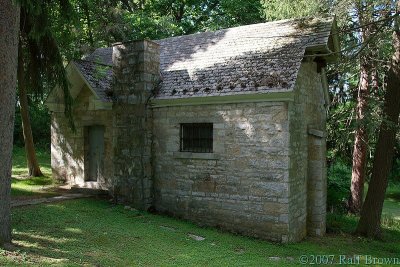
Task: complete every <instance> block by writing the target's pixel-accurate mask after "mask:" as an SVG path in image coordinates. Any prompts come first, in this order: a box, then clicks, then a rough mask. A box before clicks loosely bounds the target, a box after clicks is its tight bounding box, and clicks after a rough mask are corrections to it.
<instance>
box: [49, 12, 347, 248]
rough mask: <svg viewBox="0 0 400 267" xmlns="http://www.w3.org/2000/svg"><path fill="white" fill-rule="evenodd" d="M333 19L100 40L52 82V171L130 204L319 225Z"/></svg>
mask: <svg viewBox="0 0 400 267" xmlns="http://www.w3.org/2000/svg"><path fill="white" fill-rule="evenodd" d="M335 31H336V26H335V21H334V19H332V18H320V19H301V20H283V21H276V22H268V23H262V24H255V25H248V26H241V27H236V28H230V29H224V30H219V31H215V32H204V33H198V34H192V35H186V36H179V37H172V38H167V39H163V40H157V41H149V40H141V41H131V42H122V43H117V44H114V45H113V47H110V48H99V49H97V50H95V51H94V52H93V53H92V54H91V55H89V56H87V57H86V58H84V59H83V60H75V61H73V62H70V63H69V65H68V66H67V68H66V71H67V75H68V79H69V81H70V83H71V96H72V98H73V100H74V103H73V115H74V122H75V126H76V131H72V130H71V129H70V127H69V124H68V121H67V120H66V118H65V117H64V113H63V112H64V100H63V99H64V96H63V94H62V92H61V90H59V89H58V88H55V89H54V90H53V91H52V93H51V94H50V96H49V98H48V100H47V105H48V107H49V109H50V110H51V111H52V124H51V133H52V140H51V153H52V163H51V164H52V169H53V175H54V177H57V178H58V179H60V180H63V181H65V182H66V183H68V184H70V185H71V186H75V187H84V188H101V189H106V190H109V192H110V193H111V194H113V195H114V196H118V197H119V198H120V199H123V200H124V201H129V202H130V203H132V205H133V206H135V207H136V208H139V209H143V210H146V209H149V208H150V207H151V208H152V209H155V210H157V211H160V212H164V213H168V214H172V215H174V216H177V217H180V218H184V219H188V220H191V221H194V222H197V223H199V224H202V225H209V226H218V227H221V228H223V229H227V230H229V231H233V232H238V233H242V234H246V235H251V236H256V237H260V238H265V239H269V240H274V241H278V242H292V241H298V240H301V239H302V238H303V237H305V236H306V235H323V234H324V232H325V215H326V203H325V202H326V162H325V161H326V158H325V149H326V148H325V134H326V130H325V119H326V111H327V107H328V105H329V97H328V88H327V81H326V75H325V66H326V64H327V63H329V62H333V61H335V60H336V58H337V56H338V51H339V45H338V39H337V35H336V33H335Z"/></svg>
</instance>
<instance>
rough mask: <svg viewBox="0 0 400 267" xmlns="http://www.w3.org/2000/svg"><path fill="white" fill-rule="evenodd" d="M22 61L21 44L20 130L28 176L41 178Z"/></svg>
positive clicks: (19, 56)
mask: <svg viewBox="0 0 400 267" xmlns="http://www.w3.org/2000/svg"><path fill="white" fill-rule="evenodd" d="M24 71H25V68H24V59H23V53H22V46H21V42H20V44H19V45H18V75H17V76H18V92H19V102H20V107H21V108H20V109H21V119H22V129H23V133H24V142H25V153H26V161H27V164H28V175H29V176H34V177H38V176H43V174H42V171H41V170H40V167H39V163H38V161H37V157H36V152H35V144H34V142H33V135H32V127H31V120H30V119H29V106H28V95H27V93H26V81H25V75H24Z"/></svg>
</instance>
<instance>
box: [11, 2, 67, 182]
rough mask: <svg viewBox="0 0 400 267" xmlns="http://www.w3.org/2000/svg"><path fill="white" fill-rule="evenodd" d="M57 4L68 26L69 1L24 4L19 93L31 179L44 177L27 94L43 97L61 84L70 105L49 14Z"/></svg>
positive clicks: (19, 64) (22, 4)
mask: <svg viewBox="0 0 400 267" xmlns="http://www.w3.org/2000/svg"><path fill="white" fill-rule="evenodd" d="M57 5H58V8H59V9H60V10H61V11H63V12H59V14H62V17H63V18H64V23H65V22H66V20H65V18H67V19H69V18H70V17H71V13H72V9H71V6H70V3H69V1H68V0H63V1H59V2H55V1H44V2H42V3H40V2H36V4H35V5H32V4H31V3H28V2H24V1H21V16H20V19H21V22H20V35H19V36H20V37H19V54H18V93H19V104H20V113H21V119H22V128H23V135H24V144H25V152H26V158H27V164H28V175H29V176H42V175H43V174H42V172H41V170H40V166H39V163H38V160H37V157H36V152H35V145H34V140H33V135H32V127H31V122H30V117H29V104H28V103H29V101H28V91H31V92H35V93H36V94H41V95H43V92H44V91H45V90H46V89H48V90H49V88H51V87H54V86H55V85H60V86H61V87H62V88H63V89H64V92H65V95H66V98H67V100H68V101H69V102H68V101H66V102H67V104H68V105H70V102H71V101H70V97H69V91H68V85H67V81H66V79H65V73H64V72H65V71H64V66H63V60H62V57H61V55H60V52H59V49H58V46H57V43H56V41H55V38H54V36H53V33H52V28H51V22H52V19H51V16H50V14H51V12H52V11H54V10H55V9H56V6H57ZM39 25H40V27H39ZM28 85H29V86H28ZM44 85H46V86H44ZM69 108H70V107H67V110H66V115H67V116H69V117H72V116H71V112H70V110H69ZM70 122H72V119H70Z"/></svg>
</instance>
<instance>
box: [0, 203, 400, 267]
mask: <svg viewBox="0 0 400 267" xmlns="http://www.w3.org/2000/svg"><path fill="white" fill-rule="evenodd" d="M12 216H13V229H14V230H13V235H14V242H15V244H16V246H17V247H18V251H16V252H13V253H8V252H5V251H1V250H0V255H3V257H0V265H6V266H13V265H18V264H21V265H29V264H31V265H43V266H47V265H51V264H56V265H62V266H82V265H83V266H172V265H174V266H175V265H177V266H266V265H268V266H269V265H276V266H278V265H279V266H284V265H287V266H290V265H297V264H298V263H299V262H298V259H299V257H300V256H301V255H336V260H338V259H339V258H338V257H339V255H349V256H351V255H371V256H373V257H380V258H382V257H398V256H399V254H400V245H399V242H398V240H399V239H400V229H396V230H393V229H392V230H391V229H388V228H386V229H385V241H384V242H381V241H372V240H368V239H363V238H356V237H353V236H351V235H349V234H348V233H347V232H348V231H351V230H353V229H354V227H355V225H356V218H354V217H347V216H339V215H330V216H329V218H328V221H329V224H330V225H332V224H335V225H336V226H337V229H340V230H338V231H333V232H334V233H330V234H328V235H327V236H326V237H324V238H308V239H306V240H305V241H303V242H300V243H296V244H274V243H271V242H267V241H262V240H257V239H253V238H247V237H242V236H237V235H233V234H229V233H225V232H221V231H218V230H216V229H212V228H200V227H198V226H196V225H194V224H192V223H189V222H186V221H181V220H177V219H174V218H170V217H165V216H160V215H153V214H149V213H145V212H138V211H131V210H127V209H124V207H123V206H120V205H118V206H114V205H112V204H110V203H109V202H107V201H105V200H97V199H83V200H73V201H65V202H60V203H56V204H46V205H38V206H34V207H25V208H18V209H15V210H13V214H12ZM331 231H332V229H331ZM188 233H192V234H195V235H198V236H202V237H204V238H205V240H203V241H196V240H194V239H192V238H190V237H189V236H188ZM275 257H279V258H275Z"/></svg>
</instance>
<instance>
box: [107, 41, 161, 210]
mask: <svg viewBox="0 0 400 267" xmlns="http://www.w3.org/2000/svg"><path fill="white" fill-rule="evenodd" d="M112 60H113V96H114V105H113V111H114V116H115V118H114V142H113V146H114V177H113V179H112V180H113V184H112V185H111V187H112V188H113V192H112V193H113V194H114V197H117V198H119V200H122V201H125V202H130V203H131V204H132V205H133V206H134V207H135V208H137V209H142V210H147V209H148V208H149V207H150V206H151V205H152V202H153V192H152V191H153V190H152V187H153V180H152V166H151V139H152V115H151V112H152V111H151V110H150V109H149V108H148V105H147V103H148V100H149V98H150V97H152V95H153V92H154V90H155V88H156V86H157V85H158V83H159V79H160V77H159V73H160V50H159V45H158V44H157V43H154V42H152V41H146V40H144V41H143V40H142V41H130V42H123V43H117V44H114V46H113V55H112Z"/></svg>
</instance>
